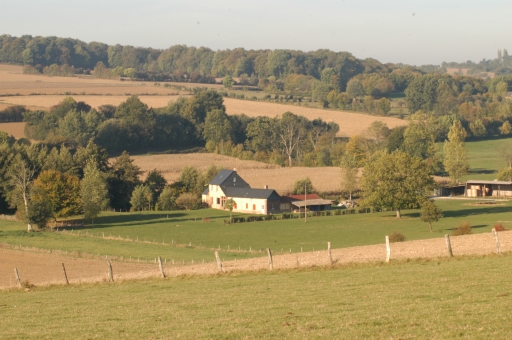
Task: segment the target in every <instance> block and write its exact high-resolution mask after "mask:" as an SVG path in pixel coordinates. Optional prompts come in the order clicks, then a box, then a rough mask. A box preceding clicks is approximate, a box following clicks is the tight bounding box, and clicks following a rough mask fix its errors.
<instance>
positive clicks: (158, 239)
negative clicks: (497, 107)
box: [0, 200, 512, 261]
mask: <svg viewBox="0 0 512 340" xmlns="http://www.w3.org/2000/svg"><path fill="white" fill-rule="evenodd" d="M471 203H472V201H461V200H439V201H438V205H439V206H440V207H441V208H442V209H443V210H444V216H445V217H444V218H443V219H441V220H440V221H439V222H438V223H435V224H434V232H433V233H430V232H429V231H428V225H427V224H426V223H423V222H421V221H420V219H419V212H418V211H417V210H409V211H404V212H403V217H402V219H400V220H397V219H396V218H395V214H394V212H383V213H374V214H355V215H345V216H329V217H316V218H309V220H308V222H307V223H304V220H303V219H293V220H276V221H266V222H250V223H241V224H230V225H225V224H224V220H225V219H229V213H228V212H223V211H218V210H213V209H203V210H199V211H193V212H186V211H179V212H172V213H170V214H169V218H167V213H161V212H143V213H106V214H105V215H103V216H101V217H99V218H98V219H97V220H96V223H95V226H94V227H92V226H89V227H85V228H83V229H80V233H81V234H80V236H77V235H76V234H77V230H74V234H73V235H71V234H70V233H50V232H36V233H30V234H27V233H26V232H25V231H24V230H25V225H24V224H22V223H20V222H8V221H0V243H7V244H11V245H21V246H23V247H36V248H43V249H60V250H63V251H69V252H71V251H80V252H83V253H89V254H100V255H109V256H124V257H134V258H135V257H141V258H145V257H148V258H149V259H151V258H155V257H157V256H162V257H164V258H167V259H171V258H174V259H178V260H186V261H191V260H194V261H200V260H202V259H205V258H206V259H209V258H211V257H212V255H211V254H212V251H213V250H214V249H218V247H219V246H220V248H221V250H222V251H223V253H224V252H225V253H226V255H225V258H226V259H227V260H228V259H234V258H239V259H240V258H247V257H254V256H261V254H260V253H259V252H258V251H259V250H260V249H265V248H271V249H273V250H274V251H276V252H280V251H281V250H283V251H285V252H289V251H290V249H291V251H292V252H294V253H298V252H300V251H301V250H303V251H312V250H314V249H317V250H318V249H324V248H325V245H326V243H327V242H328V241H329V242H332V245H333V247H334V248H344V247H352V246H360V245H370V244H382V243H383V242H384V237H385V235H389V234H391V233H392V232H393V231H395V230H396V231H400V232H402V233H403V234H404V235H405V236H406V238H407V240H419V239H428V238H434V237H441V236H443V235H444V234H447V233H448V234H449V233H451V232H452V230H453V229H455V228H456V227H457V225H458V223H460V222H462V221H469V222H470V223H471V225H472V227H473V232H474V233H481V232H489V231H490V230H491V229H492V227H493V226H494V224H496V223H503V225H504V226H505V227H506V228H508V229H511V228H512V220H511V219H510V213H512V204H510V203H509V202H504V203H503V205H496V206H474V205H471ZM235 215H236V214H235ZM202 217H211V222H202ZM194 219H197V220H194ZM85 233H87V236H85V235H84V234H85ZM103 235H105V237H107V238H110V237H112V239H103ZM92 236H94V237H92ZM114 238H118V239H114ZM123 239H124V240H123ZM137 240H138V241H137ZM144 241H148V242H144ZM164 242H165V245H164V244H162V243H164ZM172 242H178V243H180V244H181V246H180V247H173V246H170V245H169V244H171V243H172ZM189 245H191V246H190V247H187V246H189ZM228 247H229V250H230V251H229V252H226V251H227V250H228ZM239 248H240V251H238V249H239ZM250 249H252V251H253V252H249V250H250ZM223 256H224V255H223Z"/></svg>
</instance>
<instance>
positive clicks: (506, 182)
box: [466, 179, 512, 185]
mask: <svg viewBox="0 0 512 340" xmlns="http://www.w3.org/2000/svg"><path fill="white" fill-rule="evenodd" d="M466 184H497V185H512V182H508V181H484V180H481V181H480V180H477V179H472V180H469V181H466Z"/></svg>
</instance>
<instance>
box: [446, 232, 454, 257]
mask: <svg viewBox="0 0 512 340" xmlns="http://www.w3.org/2000/svg"><path fill="white" fill-rule="evenodd" d="M444 238H445V240H446V249H447V250H448V256H449V257H453V252H452V244H451V242H450V235H448V234H446V235H444Z"/></svg>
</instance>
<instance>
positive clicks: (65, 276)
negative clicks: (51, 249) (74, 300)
mask: <svg viewBox="0 0 512 340" xmlns="http://www.w3.org/2000/svg"><path fill="white" fill-rule="evenodd" d="M62 271H63V272H64V279H65V280H66V284H67V285H68V284H69V280H68V275H67V274H66V267H64V262H62Z"/></svg>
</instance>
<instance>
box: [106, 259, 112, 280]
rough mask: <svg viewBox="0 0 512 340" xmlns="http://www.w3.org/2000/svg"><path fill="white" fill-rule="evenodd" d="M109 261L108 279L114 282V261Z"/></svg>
mask: <svg viewBox="0 0 512 340" xmlns="http://www.w3.org/2000/svg"><path fill="white" fill-rule="evenodd" d="M107 263H108V279H109V281H110V282H114V273H113V272H112V263H110V261H107Z"/></svg>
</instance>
